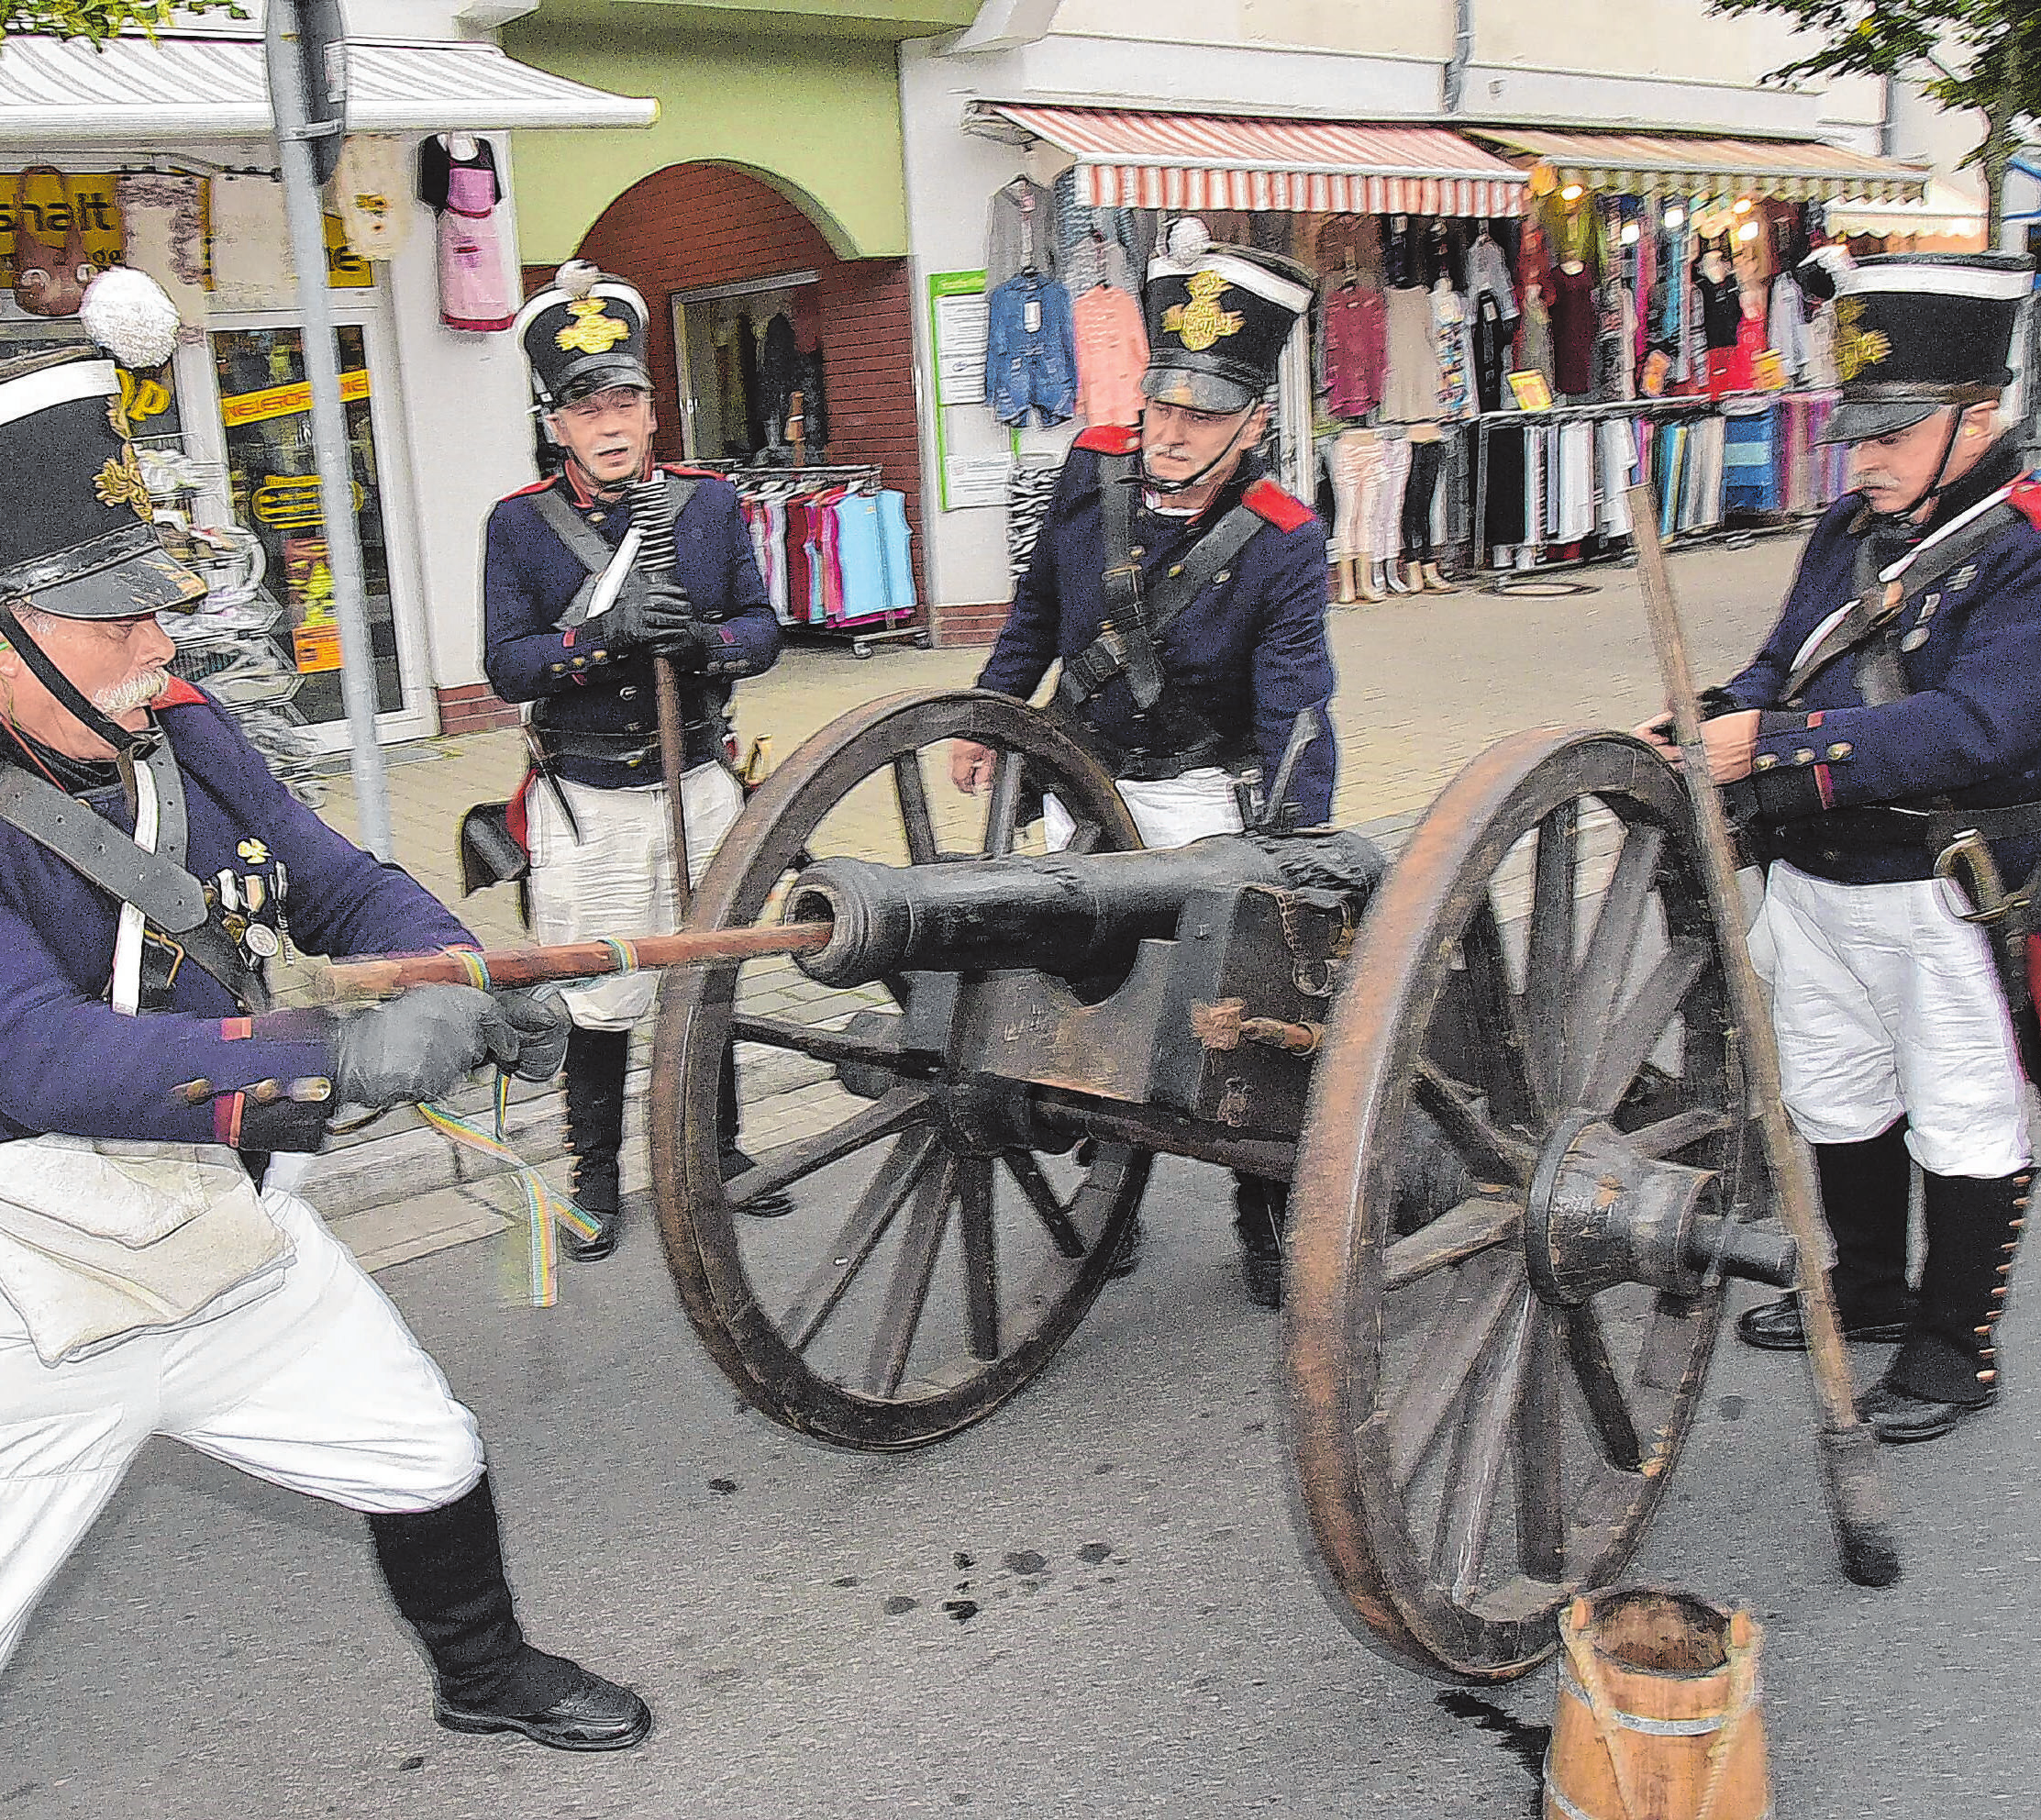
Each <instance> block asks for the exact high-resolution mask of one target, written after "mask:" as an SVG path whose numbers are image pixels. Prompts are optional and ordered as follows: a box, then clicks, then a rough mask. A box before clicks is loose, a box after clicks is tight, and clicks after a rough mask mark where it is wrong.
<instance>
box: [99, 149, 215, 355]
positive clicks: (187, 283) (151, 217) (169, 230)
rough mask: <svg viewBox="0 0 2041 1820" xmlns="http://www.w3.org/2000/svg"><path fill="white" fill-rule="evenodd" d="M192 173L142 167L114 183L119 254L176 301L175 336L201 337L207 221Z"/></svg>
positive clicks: (187, 340)
mask: <svg viewBox="0 0 2041 1820" xmlns="http://www.w3.org/2000/svg"><path fill="white" fill-rule="evenodd" d="M198 185H199V180H198V179H197V178H196V177H186V176H182V175H164V174H159V173H157V172H139V173H134V174H131V175H128V176H126V177H122V178H121V179H119V180H118V182H116V183H115V185H114V199H115V200H116V202H117V203H118V204H119V205H120V225H121V258H122V259H123V260H125V261H127V262H128V264H129V265H131V266H133V267H134V268H135V270H136V271H137V272H147V273H148V274H149V275H150V277H151V278H153V279H154V280H155V281H156V282H157V283H159V284H161V286H162V287H163V292H164V294H165V295H167V296H168V297H169V298H170V300H171V302H172V304H174V305H176V306H177V319H178V321H179V323H180V324H181V325H182V327H180V328H179V329H178V331H177V338H178V339H179V340H180V341H182V342H183V343H184V345H185V346H187V347H191V346H194V345H195V344H196V343H198V342H201V341H203V340H205V313H206V310H207V308H208V305H207V303H206V300H205V216H204V212H203V210H202V209H201V208H200V206H199V190H198Z"/></svg>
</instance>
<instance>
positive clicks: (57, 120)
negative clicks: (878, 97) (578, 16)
mask: <svg viewBox="0 0 2041 1820" xmlns="http://www.w3.org/2000/svg"><path fill="white" fill-rule="evenodd" d="M658 117H659V104H658V103H657V102H656V101H639V100H634V99H632V98H631V97H629V96H627V95H620V94H605V92H604V91H603V90H601V89H597V88H589V87H587V86H585V85H584V84H582V83H574V82H569V81H567V80H566V79H565V78H564V77H561V76H555V75H551V74H549V73H548V72H546V71H544V70H535V69H533V68H531V67H530V66H529V65H528V64H525V63H520V62H518V61H516V59H514V58H511V57H506V56H505V54H504V53H503V52H502V51H501V50H498V49H497V48H496V47H495V46H494V45H493V44H479V43H470V42H467V41H464V40H410V41H405V42H403V43H392V42H389V41H387V40H385V41H381V42H378V41H374V40H371V39H349V41H348V126H349V129H350V130H353V131H357V132H383V133H403V132H449V131H466V132H492V131H504V130H507V129H509V128H535V127H646V126H649V125H650V124H651V123H652V122H653V121H654V120H655V119H657V118H658ZM271 131H272V126H271V120H270V103H269V88H268V84H267V82H266V80H265V77H264V74H263V68H262V44H261V39H245V38H197V37H194V38H172V37H169V36H164V37H161V38H159V39H156V40H154V41H153V42H151V41H150V39H146V38H120V39H114V40H113V41H112V42H111V43H109V44H108V45H107V46H106V47H105V50H93V48H92V47H91V46H90V45H89V44H86V43H84V42H83V40H81V39H72V40H63V39H53V38H35V37H17V36H15V35H13V34H11V33H10V34H9V35H8V37H7V39H6V49H5V50H0V142H6V143H12V144H17V145H23V144H26V145H32V146H35V147H39V148H40V147H49V146H52V145H59V144H94V145H105V144H121V143H128V144H133V143H149V144H156V145H160V146H161V147H162V148H163V149H164V150H172V148H174V147H175V145H176V144H177V142H178V140H179V139H267V138H269V137H270V134H271Z"/></svg>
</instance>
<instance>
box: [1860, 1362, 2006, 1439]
mask: <svg viewBox="0 0 2041 1820" xmlns="http://www.w3.org/2000/svg"><path fill="white" fill-rule="evenodd" d="M1991 1404H1992V1399H1991V1397H1989V1396H1988V1397H1986V1398H1985V1399H1984V1401H1983V1402H1982V1403H1944V1402H1941V1401H1939V1400H1938V1399H1936V1398H1933V1397H1925V1396H1914V1395H1913V1394H1912V1393H1910V1392H1907V1391H1902V1390H1900V1389H1898V1388H1897V1387H1896V1386H1894V1385H1891V1384H1889V1383H1887V1382H1885V1381H1884V1380H1883V1379H1882V1378H1880V1380H1879V1381H1878V1382H1877V1383H1875V1384H1873V1385H1872V1386H1871V1387H1870V1389H1869V1390H1868V1391H1866V1392H1865V1393H1864V1394H1863V1395H1862V1396H1860V1397H1858V1399H1857V1413H1858V1415H1859V1416H1860V1417H1862V1418H1863V1420H1865V1421H1866V1422H1868V1423H1869V1424H1870V1426H1871V1433H1873V1434H1874V1435H1876V1436H1877V1437H1878V1438H1879V1439H1880V1440H1881V1441H1889V1442H1891V1444H1892V1445H1893V1446H1895V1447H1903V1446H1905V1445H1906V1444H1907V1443H1908V1442H1910V1441H1932V1440H1936V1439H1937V1438H1939V1437H1941V1436H1943V1435H1946V1434H1947V1433H1948V1432H1949V1430H1950V1429H1951V1428H1954V1427H1955V1426H1957V1425H1958V1423H1960V1422H1961V1421H1962V1420H1963V1418H1964V1417H1965V1416H1967V1415H1977V1414H1978V1412H1979V1411H1980V1410H1985V1409H1989V1408H1991Z"/></svg>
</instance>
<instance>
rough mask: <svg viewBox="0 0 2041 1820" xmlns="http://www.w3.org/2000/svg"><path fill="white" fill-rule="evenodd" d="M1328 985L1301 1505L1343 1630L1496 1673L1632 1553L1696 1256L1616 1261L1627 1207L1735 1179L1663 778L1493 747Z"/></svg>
mask: <svg viewBox="0 0 2041 1820" xmlns="http://www.w3.org/2000/svg"><path fill="white" fill-rule="evenodd" d="M1732 938H1734V934H1733V937H1732ZM1347 978H1348V983H1347V984H1346V986H1345V988H1344V989H1343V992H1342V994H1341V997H1340V999H1339V1002H1338V1004H1337V1006H1336V1007H1335V1009H1334V1013H1333V1017H1332V1020H1331V1023H1330V1027H1329V1028H1328V1030H1327V1034H1326V1042H1325V1046H1324V1049H1323V1050H1322V1052H1321V1055H1320V1059H1319V1060H1318V1063H1317V1066H1316V1070H1315V1074H1314V1083H1313V1095H1312V1102H1311V1107H1310V1111H1309V1114H1308V1116H1307V1118H1306V1122H1305V1128H1304V1132H1303V1143H1302V1145H1301V1147H1300V1150H1299V1155H1298V1169H1297V1177H1296V1184H1295V1190H1294V1193H1293V1196H1292V1230H1291V1242H1290V1248H1289V1254H1288V1260H1287V1264H1286V1281H1285V1315H1284V1367H1285V1373H1286V1380H1287V1394H1288V1401H1289V1405H1290V1411H1291V1416H1292V1443H1293V1448H1294V1458H1295V1466H1296V1470H1297V1474H1298V1482H1299V1487H1300V1493H1301V1495H1300V1500H1299V1502H1300V1504H1301V1507H1302V1512H1303V1517H1304V1519H1305V1521H1306V1522H1307V1523H1308V1526H1309V1529H1310V1532H1311V1537H1312V1540H1313V1541H1314V1543H1315V1545H1316V1548H1317V1549H1318V1551H1319V1553H1320V1555H1321V1556H1322V1558H1323V1560H1324V1562H1325V1565H1326V1570H1327V1573H1328V1575H1329V1579H1330V1581H1331V1586H1330V1588H1329V1589H1328V1591H1330V1592H1332V1594H1333V1596H1334V1598H1335V1603H1336V1604H1338V1605H1339V1606H1340V1607H1341V1608H1342V1609H1343V1611H1345V1612H1346V1613H1347V1614H1348V1615H1350V1616H1351V1617H1352V1618H1353V1619H1355V1620H1356V1621H1357V1622H1358V1625H1359V1626H1361V1627H1363V1634H1364V1636H1366V1637H1368V1638H1369V1640H1370V1641H1372V1642H1374V1643H1376V1644H1378V1645H1379V1646H1380V1647H1381V1648H1383V1649H1385V1650H1386V1651H1387V1652H1389V1653H1390V1654H1392V1655H1393V1656H1394V1657H1396V1658H1398V1659H1401V1660H1403V1661H1404V1662H1406V1663H1408V1664H1410V1665H1412V1666H1414V1667H1416V1668H1418V1669H1420V1670H1425V1671H1426V1672H1428V1673H1432V1674H1435V1675H1438V1676H1441V1677H1444V1678H1447V1679H1452V1680H1461V1681H1500V1680H1504V1679H1508V1678H1510V1677H1513V1676H1515V1675H1519V1674H1522V1673H1523V1672H1525V1670H1528V1669H1529V1668H1531V1667H1532V1666H1534V1665H1535V1664H1536V1662H1538V1661H1539V1660H1541V1659H1543V1658H1544V1657H1545V1656H1547V1654H1549V1653H1550V1651H1551V1650H1552V1648H1554V1647H1555V1645H1556V1643H1557V1639H1558V1630H1557V1623H1558V1612H1559V1610H1560V1608H1561V1607H1562V1606H1563V1604H1565V1602H1566V1601H1567V1600H1568V1599H1569V1598H1570V1596H1571V1595H1572V1594H1573V1593H1574V1592H1578V1591H1580V1590H1581V1589H1583V1588H1588V1587H1593V1586H1598V1585H1601V1584H1603V1583H1605V1582H1607V1581H1609V1580H1610V1579H1612V1578H1614V1576H1615V1575H1616V1574H1617V1573H1618V1572H1619V1571H1620V1570H1621V1569H1622V1567H1623V1565H1624V1563H1625V1561H1626V1560H1627V1559H1629V1557H1630V1555H1631V1553H1632V1551H1633V1550H1634V1549H1635V1548H1636V1545H1637V1542H1638V1539H1639V1537H1640V1536H1641V1534H1642V1531H1643V1529H1644V1526H1645V1524H1646V1523H1647V1520H1648V1518H1649V1517H1650V1515H1651V1512H1652V1509H1653V1507H1654V1506H1655V1505H1656V1504H1657V1503H1658V1498H1659V1496H1660V1495H1661V1494H1662V1493H1663V1492H1664V1489H1665V1484H1666V1481H1667V1477H1668V1475H1669V1471H1670V1470H1671V1468H1672V1466H1673V1463H1674V1461H1675V1460H1676V1459H1677V1458H1678V1455H1679V1451H1680V1444H1681V1442H1682V1440H1683V1439H1684V1437H1685V1436H1686V1432H1687V1427H1688V1424H1689V1422H1690V1420H1691V1418H1692V1413H1693V1409H1694V1405H1695V1403H1696V1400H1697V1399H1698V1397H1699V1395H1700V1393H1701V1388H1702V1381H1703V1375H1704V1373H1705V1371H1706V1367H1707V1362H1708V1359H1709V1356H1710V1353H1711V1351H1712V1349H1713V1348H1714V1340H1715V1335H1716V1328H1717V1322H1718V1316H1719V1312H1720V1303H1721V1279H1720V1273H1719V1271H1718V1270H1714V1269H1707V1268H1699V1267H1697V1268H1695V1269H1693V1270H1692V1271H1685V1270H1680V1269H1669V1268H1667V1269H1657V1270H1655V1269H1654V1268H1653V1267H1651V1266H1650V1265H1648V1264H1641V1265H1640V1264H1638V1263H1636V1261H1635V1259H1636V1257H1639V1256H1643V1255H1645V1254H1647V1253H1648V1252H1649V1251H1650V1249H1651V1242H1650V1236H1649V1234H1648V1233H1647V1232H1646V1231H1645V1230H1644V1226H1646V1225H1647V1224H1648V1222H1649V1220H1650V1218H1651V1217H1652V1210H1653V1208H1656V1209H1657V1210H1658V1211H1659V1212H1662V1211H1663V1210H1664V1209H1665V1207H1667V1206H1668V1205H1669V1204H1671V1203H1672V1202H1674V1201H1678V1202H1680V1204H1682V1205H1687V1206H1692V1205H1694V1204H1705V1205H1707V1206H1709V1207H1711V1208H1713V1209H1714V1216H1713V1217H1714V1219H1719V1220H1720V1221H1722V1222H1724V1223H1734V1222H1736V1221H1741V1220H1744V1219H1747V1218H1748V1217H1751V1216H1752V1215H1753V1214H1754V1212H1756V1211H1757V1209H1756V1208H1755V1207H1754V1206H1753V1204H1752V1203H1753V1202H1754V1201H1755V1200H1757V1199H1758V1198H1759V1197H1761V1195H1762V1193H1763V1188H1762V1183H1761V1176H1762V1171H1761V1168H1760V1166H1759V1165H1758V1163H1757V1161H1756V1156H1757V1152H1758V1144H1757V1140H1756V1134H1755V1132H1754V1131H1753V1130H1749V1129H1748V1128H1747V1107H1746V1104H1745V1100H1744V1094H1743V1088H1742V1081H1741V1071H1740V1068H1739V1066H1738V1062H1737V1058H1736V1053H1735V1049H1734V1043H1733V1037H1732V1030H1731V1024H1730V1019H1729V1015H1728V1012H1727V1008H1726V1003H1727V994H1726V988H1725V982H1724V979H1723V973H1722V967H1721V961H1720V956H1719V953H1718V950H1717V947H1716V934H1715V931H1714V928H1713V927H1712V925H1711V922H1710V919H1709V915H1708V910H1707V905H1706V899H1705V895H1704V893H1703V883H1702V878H1701V871H1700V867H1699V864H1698V860H1697V855H1696V846H1695V837H1694V835H1693V832H1692V826H1691V822H1690V817H1689V812H1688V807H1687V803H1686V798H1685V794H1684V792H1683V789H1682V787H1681V785H1680V781H1679V779H1678V778H1677V776H1676V775H1675V773H1674V772H1673V771H1671V770H1670V769H1669V767H1668V766H1667V765H1665V764H1664V763H1663V762H1662V761H1661V760H1658V758H1657V757H1656V756H1655V755H1653V754H1652V753H1651V752H1650V751H1649V750H1647V749H1646V748H1645V747H1644V746H1642V745H1640V744H1639V743H1638V742H1637V741H1636V740H1634V739H1630V738H1625V737H1624V736H1622V735H1619V734H1596V733H1584V734H1566V733H1555V732H1537V733H1529V734H1525V735H1520V736H1518V737H1516V738H1512V739H1508V740H1505V741H1503V743H1502V744H1500V745H1498V746H1496V747H1494V748H1493V749H1491V750H1490V751H1489V752H1488V753H1486V754H1485V755H1484V756H1483V757H1481V758H1480V759H1478V760H1475V761H1474V762H1473V763H1472V764H1471V765H1470V766H1469V767H1468V769H1467V770H1466V771H1463V772H1462V773H1461V774H1460V776H1459V778H1458V779H1457V780H1456V781H1455V782H1453V783H1452V784H1450V785H1449V786H1448V788H1447V790H1446V791H1445V792H1444V793H1442V794H1441V795H1440V797H1439V798H1438V800H1437V801H1436V803H1435V804H1434V805H1433V806H1432V808H1431V810H1430V812H1429V814H1428V815H1427V816H1426V817H1425V820H1424V822H1423V823H1422V824H1421V826H1420V827H1419V828H1418V830H1417V832H1416V835H1415V836H1414V838H1413V840H1412V841H1411V844H1410V845H1409V847H1408V848H1406V849H1405V850H1404V851H1403V855H1402V856H1401V857H1400V859H1399V860H1398V862H1397V864H1396V865H1395V867H1394V869H1393V870H1392V873H1391V876H1390V878H1389V880H1388V881H1387V882H1386V883H1385V884H1384V885H1383V886H1382V888H1381V891H1380V892H1379V893H1377V895H1376V898H1375V900H1374V902H1373V904H1371V905H1370V910H1369V915H1368V917H1367V921H1366V923H1365V924H1364V926H1363V927H1362V930H1361V933H1360V937H1359V941H1358V943H1357V947H1356V951H1355V953H1354V955H1353V958H1352V960H1351V964H1350V966H1349V968H1348V976H1347ZM1596 1146H1599V1147H1600V1148H1599V1149H1597V1148H1595V1147H1596ZM1747 1158H1749V1159H1750V1162H1749V1165H1748V1167H1746V1159H1747ZM1570 1196H1571V1198H1569V1197H1570ZM1645 1203H1650V1204H1651V1205H1650V1206H1649V1207H1647V1206H1644V1205H1643V1204H1645ZM1569 1221H1570V1222H1571V1224H1569ZM1631 1227H1635V1228H1636V1229H1635V1230H1631V1229H1630V1228H1631ZM1590 1228H1592V1230H1591V1229H1590ZM1626 1244H1627V1246H1628V1249H1627V1251H1626V1250H1625V1245H1626ZM1625 1258H1629V1259H1630V1260H1631V1261H1629V1262H1625ZM1660 1262H1661V1264H1662V1262H1663V1260H1660ZM1655 1276H1656V1277H1657V1278H1658V1281H1657V1282H1654V1281H1653V1278H1654V1277H1655Z"/></svg>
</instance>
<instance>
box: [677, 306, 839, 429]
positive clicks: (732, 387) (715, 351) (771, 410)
mask: <svg viewBox="0 0 2041 1820" xmlns="http://www.w3.org/2000/svg"><path fill="white" fill-rule="evenodd" d="M820 278H821V274H820V273H819V272H782V273H779V274H778V275H776V276H773V277H769V278H758V279H749V280H747V281H745V282H744V283H735V284H714V285H708V286H704V287H703V288H700V289H696V290H691V291H678V292H675V293H674V294H673V299H672V305H673V346H674V349H675V350H676V353H677V356H678V359H677V361H676V365H677V367H678V369H679V382H680V400H679V403H680V409H681V433H682V446H683V448H684V449H685V451H686V454H687V458H688V460H690V461H746V462H750V461H768V462H772V461H785V462H788V463H790V464H796V465H798V464H800V463H802V462H804V461H821V460H823V459H824V458H825V456H826V450H827V443H828V419H827V415H826V406H825V403H824V399H823V393H822V386H823V379H822V355H821V351H820V344H819V340H818V338H817V332H816V322H817V318H818V310H817V292H816V289H815V287H816V285H817V283H819V282H820Z"/></svg>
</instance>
